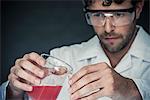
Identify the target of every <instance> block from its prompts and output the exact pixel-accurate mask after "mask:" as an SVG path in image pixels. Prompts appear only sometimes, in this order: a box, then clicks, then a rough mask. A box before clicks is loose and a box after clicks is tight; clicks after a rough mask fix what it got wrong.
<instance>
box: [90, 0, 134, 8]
mask: <svg viewBox="0 0 150 100" xmlns="http://www.w3.org/2000/svg"><path fill="white" fill-rule="evenodd" d="M102 4H103V0H94V2H93V3H92V4H91V5H90V6H89V7H88V8H89V9H92V10H108V9H127V8H130V7H132V4H131V0H125V1H124V2H123V3H121V4H116V3H114V2H112V4H111V5H110V6H103V5H102Z"/></svg>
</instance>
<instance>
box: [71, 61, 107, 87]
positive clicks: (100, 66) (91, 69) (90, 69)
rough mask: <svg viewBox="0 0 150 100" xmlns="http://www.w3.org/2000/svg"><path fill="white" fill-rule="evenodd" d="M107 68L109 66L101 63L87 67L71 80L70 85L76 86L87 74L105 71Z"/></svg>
mask: <svg viewBox="0 0 150 100" xmlns="http://www.w3.org/2000/svg"><path fill="white" fill-rule="evenodd" d="M107 67H108V65H107V64H106V63H99V64H94V65H89V66H85V67H83V68H82V69H81V70H79V71H78V72H77V73H76V74H74V75H73V76H72V77H71V78H70V80H69V84H70V85H72V84H74V83H75V82H76V81H78V80H79V79H80V78H82V77H83V76H85V75H86V74H89V73H93V72H97V71H103V70H105V69H106V68H107Z"/></svg>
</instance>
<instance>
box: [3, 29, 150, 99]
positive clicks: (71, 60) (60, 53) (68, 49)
mask: <svg viewBox="0 0 150 100" xmlns="http://www.w3.org/2000/svg"><path fill="white" fill-rule="evenodd" d="M137 27H139V31H138V34H137V36H136V38H135V40H134V42H133V44H132V46H131V48H130V50H129V51H128V52H127V54H126V55H125V56H124V57H123V58H122V60H121V61H120V63H119V64H118V65H117V66H116V68H115V69H114V70H115V71H117V72H118V73H120V74H121V75H123V76H124V77H128V78H130V79H132V80H134V82H135V84H136V85H137V87H138V89H139V91H140V93H141V95H142V98H143V100H150V77H149V76H150V36H149V35H148V34H147V33H146V32H145V31H144V30H143V28H142V27H140V26H137ZM50 55H52V56H55V57H57V58H59V59H61V60H64V61H65V62H67V63H68V64H70V65H71V66H72V67H73V70H74V71H73V73H76V72H77V71H78V70H79V69H81V68H82V67H83V66H86V65H90V64H96V63H100V62H106V63H107V64H108V65H110V61H109V59H108V58H107V56H106V55H105V53H104V51H103V50H102V48H101V46H100V44H99V39H98V38H97V36H94V37H93V38H92V39H90V40H89V41H87V42H83V43H81V44H75V45H71V46H63V47H61V48H56V49H53V50H51V51H50ZM110 66H111V65H110ZM6 85H7V84H3V91H1V92H2V93H1V95H3V97H4V98H5V92H6V90H5V87H6ZM68 88H69V84H68V79H66V81H65V82H64V85H63V88H62V90H61V92H60V94H59V96H58V99H57V100H70V99H69V93H68ZM98 100H111V99H110V98H108V97H102V98H99V99H98Z"/></svg>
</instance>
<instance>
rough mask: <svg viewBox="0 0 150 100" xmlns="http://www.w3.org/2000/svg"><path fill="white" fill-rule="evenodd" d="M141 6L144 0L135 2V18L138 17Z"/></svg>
mask: <svg viewBox="0 0 150 100" xmlns="http://www.w3.org/2000/svg"><path fill="white" fill-rule="evenodd" d="M143 6H144V0H141V2H139V3H137V4H136V19H138V18H139V17H140V14H141V12H142V9H143Z"/></svg>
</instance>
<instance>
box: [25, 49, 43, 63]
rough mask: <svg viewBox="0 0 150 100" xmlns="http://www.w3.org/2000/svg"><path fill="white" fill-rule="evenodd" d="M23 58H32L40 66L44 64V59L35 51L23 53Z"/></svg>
mask: <svg viewBox="0 0 150 100" xmlns="http://www.w3.org/2000/svg"><path fill="white" fill-rule="evenodd" d="M23 58H24V59H29V60H32V61H34V62H36V63H37V64H38V65H40V66H44V64H45V59H44V58H43V57H42V56H40V55H39V54H37V53H35V52H32V53H29V54H25V55H24V57H23Z"/></svg>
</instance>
